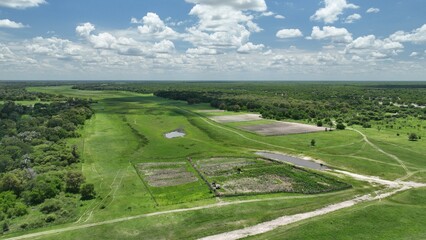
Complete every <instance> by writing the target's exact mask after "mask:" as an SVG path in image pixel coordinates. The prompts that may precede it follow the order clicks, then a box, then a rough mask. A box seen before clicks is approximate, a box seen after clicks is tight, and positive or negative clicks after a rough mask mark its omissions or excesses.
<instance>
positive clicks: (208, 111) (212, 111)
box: [195, 109, 225, 113]
mask: <svg viewBox="0 0 426 240" xmlns="http://www.w3.org/2000/svg"><path fill="white" fill-rule="evenodd" d="M195 112H199V113H221V112H225V110H220V109H207V110H198V111H195Z"/></svg>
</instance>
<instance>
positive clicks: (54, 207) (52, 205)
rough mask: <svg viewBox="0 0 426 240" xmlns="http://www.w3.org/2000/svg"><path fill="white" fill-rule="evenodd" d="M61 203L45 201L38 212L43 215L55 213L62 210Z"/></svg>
mask: <svg viewBox="0 0 426 240" xmlns="http://www.w3.org/2000/svg"><path fill="white" fill-rule="evenodd" d="M61 205H62V204H61V202H60V201H59V200H58V199H47V200H46V201H44V203H43V204H42V205H41V206H40V212H42V213H44V214H49V213H52V212H56V211H58V210H60V209H61V208H62V206H61Z"/></svg>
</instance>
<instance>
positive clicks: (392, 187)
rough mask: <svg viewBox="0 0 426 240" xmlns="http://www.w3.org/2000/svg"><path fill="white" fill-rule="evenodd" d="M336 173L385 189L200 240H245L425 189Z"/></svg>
mask: <svg viewBox="0 0 426 240" xmlns="http://www.w3.org/2000/svg"><path fill="white" fill-rule="evenodd" d="M336 172H338V173H341V174H344V175H347V176H350V177H353V178H355V179H357V180H361V181H368V182H371V183H378V184H381V185H386V186H387V188H386V189H384V190H381V191H378V192H375V193H374V194H367V195H363V196H360V197H356V198H354V199H351V200H347V201H344V202H340V203H336V204H332V205H329V206H326V207H324V208H320V209H317V210H314V211H311V212H306V213H299V214H295V215H290V216H283V217H280V218H277V219H274V220H272V221H268V222H263V223H260V224H257V225H254V226H250V227H246V228H243V229H239V230H235V231H230V232H225V233H221V234H217V235H213V236H208V237H204V238H201V240H222V239H226V240H235V239H241V238H245V237H249V236H253V235H258V234H262V233H266V232H269V231H272V230H274V229H276V228H278V227H282V226H286V225H289V224H292V223H296V222H300V221H302V220H306V219H310V218H314V217H318V216H322V215H325V214H328V213H332V212H336V211H338V210H341V209H345V208H349V207H353V206H355V205H357V204H359V203H363V202H370V201H374V200H381V199H383V198H387V197H390V196H392V195H394V194H396V193H399V192H402V191H405V190H408V189H411V188H418V187H426V184H421V183H414V182H402V181H388V180H383V179H380V178H378V177H370V176H363V175H359V174H354V173H349V172H345V171H336Z"/></svg>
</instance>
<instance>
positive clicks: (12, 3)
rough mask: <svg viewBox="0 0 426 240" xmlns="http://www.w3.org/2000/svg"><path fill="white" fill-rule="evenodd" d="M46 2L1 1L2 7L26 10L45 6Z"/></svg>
mask: <svg viewBox="0 0 426 240" xmlns="http://www.w3.org/2000/svg"><path fill="white" fill-rule="evenodd" d="M45 3H46V1H45V0H1V1H0V7H7V8H17V9H25V8H30V7H38V6H39V5H41V4H45Z"/></svg>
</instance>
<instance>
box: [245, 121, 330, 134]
mask: <svg viewBox="0 0 426 240" xmlns="http://www.w3.org/2000/svg"><path fill="white" fill-rule="evenodd" d="M240 128H241V129H243V130H246V131H249V132H254V133H257V134H260V135H264V136H276V135H290V134H301V133H314V132H323V131H325V130H326V128H324V127H317V126H313V125H308V124H302V123H291V122H275V123H270V124H259V125H250V126H242V127H240Z"/></svg>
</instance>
